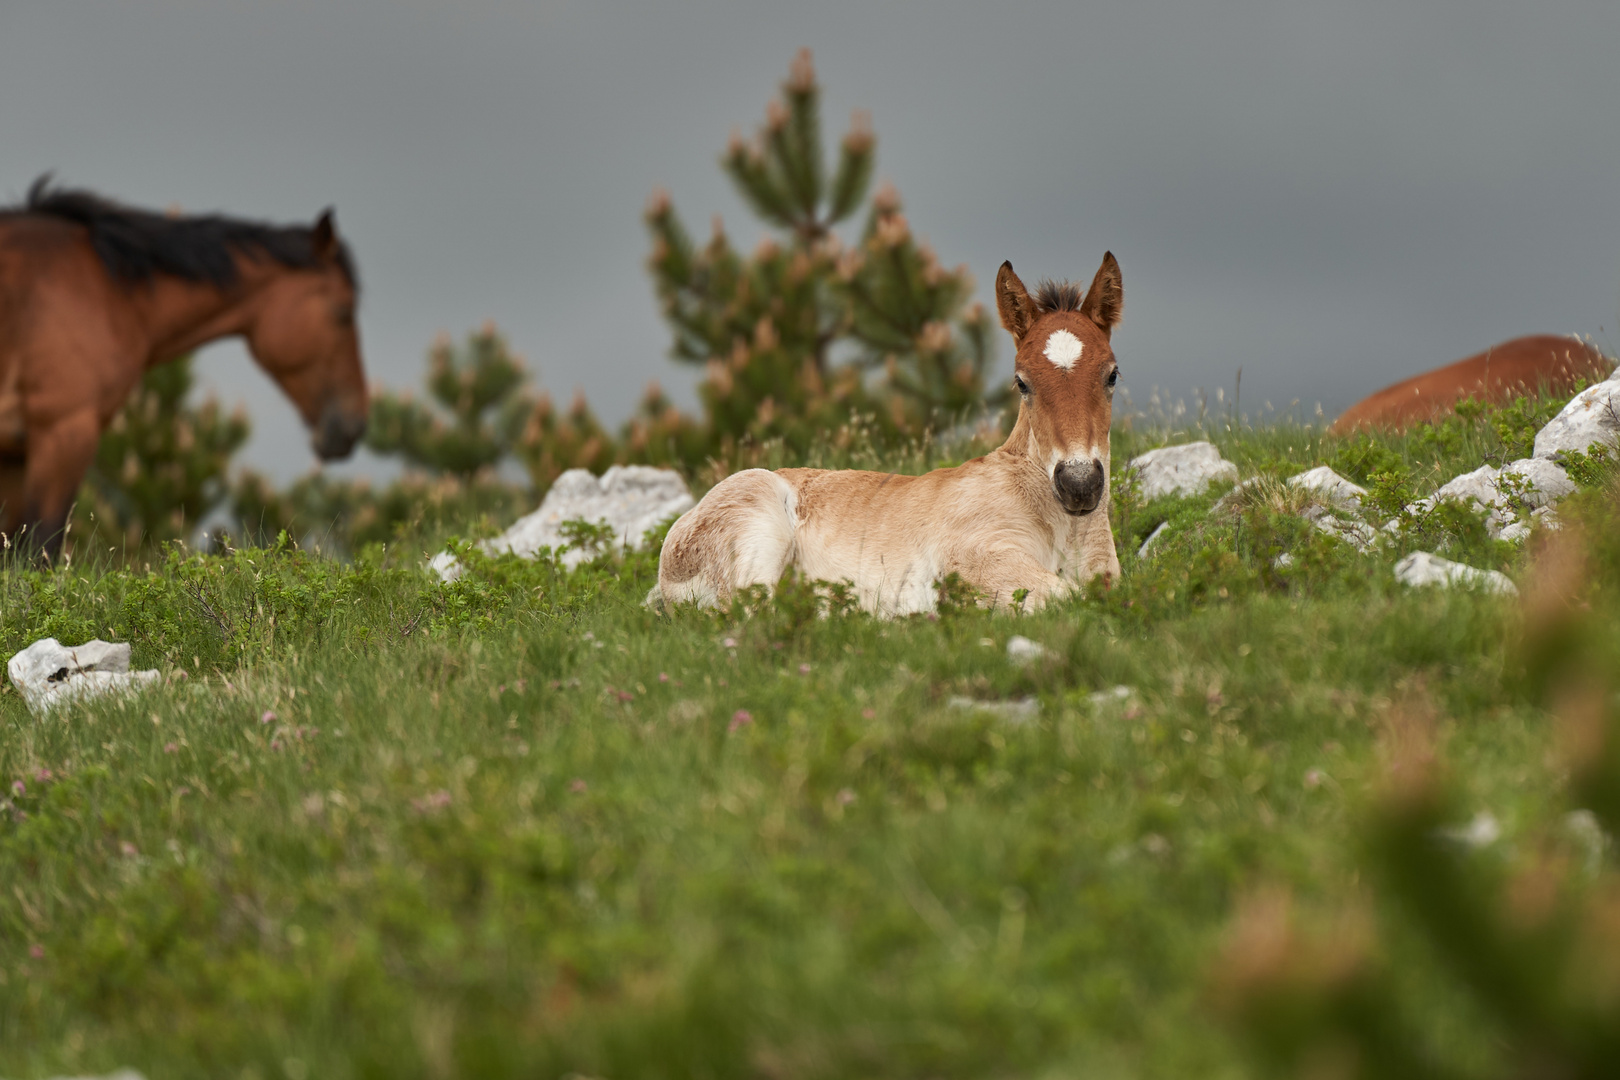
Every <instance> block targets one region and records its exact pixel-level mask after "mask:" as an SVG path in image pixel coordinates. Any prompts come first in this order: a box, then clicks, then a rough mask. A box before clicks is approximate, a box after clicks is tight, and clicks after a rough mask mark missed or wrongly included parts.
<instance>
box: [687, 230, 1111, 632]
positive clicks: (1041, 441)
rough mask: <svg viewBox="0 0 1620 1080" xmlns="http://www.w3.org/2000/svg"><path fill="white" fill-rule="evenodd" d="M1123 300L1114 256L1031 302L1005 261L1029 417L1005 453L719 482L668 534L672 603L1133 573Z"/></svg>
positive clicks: (916, 607) (874, 604)
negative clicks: (1113, 337) (792, 588)
mask: <svg viewBox="0 0 1620 1080" xmlns="http://www.w3.org/2000/svg"><path fill="white" fill-rule="evenodd" d="M1123 305H1124V291H1123V289H1122V288H1121V285H1120V276H1119V264H1118V263H1117V262H1116V261H1115V260H1114V256H1113V254H1112V253H1109V254H1107V255H1104V256H1103V262H1102V267H1101V268H1100V269H1098V271H1097V276H1096V278H1095V279H1094V280H1093V281H1092V283H1091V289H1090V290H1089V291H1088V292H1087V293H1086V294H1085V296H1084V297H1083V298H1082V296H1081V294H1080V290H1079V288H1078V287H1077V286H1075V285H1072V284H1068V283H1064V284H1052V283H1046V284H1043V285H1042V286H1041V288H1040V289H1039V290H1038V292H1037V294H1036V295H1035V296H1034V297H1031V296H1030V294H1029V292H1028V291H1027V290H1026V289H1025V288H1024V283H1023V282H1021V281H1019V280H1018V275H1017V274H1014V273H1013V268H1012V264H1011V263H1003V264H1002V266H1001V271H1000V272H999V273H998V274H997V275H996V307H997V309H998V310H999V312H1000V314H1001V325H1002V326H1004V327H1006V328H1007V330H1008V332H1009V333H1011V334H1012V336H1013V342H1014V344H1015V346H1016V348H1017V355H1016V357H1015V359H1014V372H1013V379H1014V381H1015V382H1016V384H1017V386H1018V393H1019V396H1020V399H1021V400H1020V403H1019V406H1018V422H1017V423H1016V424H1015V425H1014V426H1013V430H1012V434H1011V435H1009V436H1007V441H1006V442H1005V443H1004V444H1002V446H1001V448H1000V449H998V450H995V451H993V452H991V453H989V454H986V455H984V456H983V457H979V458H974V459H973V460H972V461H968V462H965V463H963V464H961V465H958V466H956V467H955V468H953V469H936V470H934V471H933V472H931V473H927V474H925V475H923V476H898V475H895V474H892V473H875V472H860V471H855V470H837V471H834V470H829V469H778V470H776V471H775V472H770V471H767V470H765V469H748V470H745V471H743V472H739V473H736V474H735V475H733V476H729V477H727V478H726V479H725V480H723V481H721V482H720V483H719V484H716V485H715V486H714V488H713V489H711V490H710V491H709V493H708V494H707V495H705V496H704V497H703V501H702V502H700V503H698V504H697V505H696V506H694V507H693V508H692V509H691V510H689V511H687V512H686V514H685V515H683V516H682V517H681V519H680V520H679V521H677V522H676V523H675V524H674V526H672V527H671V528H670V530H669V536H668V537H667V538H666V539H665V541H664V548H663V551H662V552H661V553H660V555H659V560H658V591H659V593H661V594H662V596H663V599H664V600H665V601H666V602H671V603H681V602H694V601H695V602H697V603H700V604H711V605H725V604H728V603H730V601H731V597H732V595H733V594H734V593H735V592H736V591H737V590H739V589H744V588H747V587H749V586H752V585H767V586H768V585H774V584H775V583H776V582H777V581H778V580H779V579H780V578H781V576H782V574H783V573H784V572H785V571H786V570H787V569H788V567H790V566H791V567H793V568H795V569H796V570H798V571H799V572H800V573H801V574H803V575H804V576H806V577H809V578H813V579H817V580H823V581H847V582H850V583H851V584H852V585H853V586H854V590H855V594H856V596H857V597H859V599H860V602H861V606H862V607H864V608H866V609H867V610H868V611H873V612H876V613H878V614H882V615H907V614H912V613H914V612H921V611H930V610H932V609H933V608H934V606H935V596H936V590H935V587H934V586H935V583H936V582H938V581H940V580H942V579H944V578H946V577H948V576H949V575H950V574H952V573H955V574H957V575H959V576H960V578H961V579H962V580H963V581H965V582H967V583H968V584H969V585H972V586H973V587H974V588H976V589H978V590H979V591H980V592H981V593H982V594H983V595H984V596H985V597H986V598H987V599H988V600H989V602H991V603H993V604H997V605H1004V606H1005V605H1011V604H1012V603H1013V602H1014V600H1015V596H1016V595H1017V594H1019V593H1021V592H1022V591H1024V590H1027V593H1028V595H1027V598H1025V601H1024V602H1025V604H1026V605H1027V606H1029V607H1031V608H1036V607H1040V606H1041V605H1043V604H1044V603H1045V602H1046V600H1047V599H1048V598H1049V597H1053V596H1060V595H1062V594H1063V593H1065V592H1067V591H1068V590H1069V589H1072V588H1074V587H1076V586H1078V585H1082V584H1084V583H1086V582H1089V581H1091V580H1092V579H1093V578H1096V577H1102V578H1103V579H1104V580H1112V579H1113V577H1114V576H1115V575H1117V574H1118V573H1119V558H1118V556H1117V555H1116V554H1115V553H1114V537H1113V533H1112V532H1111V531H1110V530H1109V525H1108V428H1109V424H1110V423H1111V421H1112V419H1113V398H1114V383H1115V382H1116V381H1117V380H1118V378H1119V368H1118V366H1117V365H1116V364H1115V363H1114V353H1113V350H1112V349H1111V348H1110V347H1109V341H1108V339H1109V334H1110V333H1111V331H1112V330H1113V328H1114V327H1115V326H1117V325H1118V324H1119V320H1120V314H1121V311H1122V308H1123Z"/></svg>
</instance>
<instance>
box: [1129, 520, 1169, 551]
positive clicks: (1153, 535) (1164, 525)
mask: <svg viewBox="0 0 1620 1080" xmlns="http://www.w3.org/2000/svg"><path fill="white" fill-rule="evenodd" d="M1169 527H1170V523H1169V522H1168V521H1161V522H1159V527H1158V528H1157V529H1154V530H1153V531H1152V532H1150V533H1148V534H1147V539H1146V540H1143V541H1142V546H1141V547H1139V548H1137V549H1136V557H1137V558H1138V559H1145V558H1147V557H1148V552H1150V551H1152V550H1153V545H1154V544H1156V543H1158V542H1159V537H1161V536H1163V535H1164V531H1165V530H1166V529H1168V528H1169Z"/></svg>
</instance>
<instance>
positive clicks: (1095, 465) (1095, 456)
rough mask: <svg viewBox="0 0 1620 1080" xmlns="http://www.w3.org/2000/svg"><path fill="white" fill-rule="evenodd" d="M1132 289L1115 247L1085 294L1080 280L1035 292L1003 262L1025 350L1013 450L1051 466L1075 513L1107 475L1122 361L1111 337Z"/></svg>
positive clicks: (1006, 294) (1002, 307)
mask: <svg viewBox="0 0 1620 1080" xmlns="http://www.w3.org/2000/svg"><path fill="white" fill-rule="evenodd" d="M1124 305H1125V292H1124V289H1123V288H1122V286H1121V285H1120V280H1119V263H1117V262H1115V261H1114V255H1113V253H1112V252H1109V253H1108V254H1106V255H1104V256H1103V261H1102V267H1101V268H1100V269H1098V271H1097V276H1096V277H1095V278H1094V279H1093V280H1092V282H1091V288H1090V290H1089V291H1087V292H1086V294H1085V296H1084V297H1083V298H1082V297H1081V295H1080V289H1079V287H1078V286H1075V285H1071V284H1068V283H1067V282H1065V283H1063V284H1056V283H1053V282H1043V283H1042V285H1041V287H1040V288H1039V289H1037V290H1036V293H1035V296H1033V297H1031V296H1030V294H1029V292H1028V291H1027V290H1026V289H1025V288H1024V283H1023V282H1022V281H1019V280H1018V275H1017V274H1015V273H1013V268H1012V263H1010V262H1007V263H1002V264H1001V270H1000V272H999V273H997V274H996V308H997V310H998V311H999V312H1000V314H1001V325H1002V326H1004V327H1006V328H1007V330H1008V332H1009V333H1011V334H1012V336H1013V342H1014V345H1015V346H1016V348H1017V350H1018V353H1017V356H1015V357H1014V359H1013V381H1014V383H1015V384H1016V385H1017V387H1018V394H1019V397H1020V399H1021V400H1020V402H1019V405H1018V423H1017V424H1016V425H1015V426H1014V427H1013V432H1012V435H1011V436H1010V437H1009V438H1008V439H1007V446H1008V448H1009V449H1012V450H1016V451H1019V452H1022V453H1027V454H1028V455H1029V457H1030V458H1031V459H1032V460H1033V461H1035V462H1036V463H1037V464H1039V465H1040V466H1041V467H1042V468H1044V469H1045V470H1046V475H1047V476H1048V477H1049V478H1050V479H1051V481H1052V493H1053V494H1054V495H1055V496H1056V497H1057V500H1058V503H1059V504H1060V505H1061V506H1062V507H1063V509H1064V510H1066V511H1068V512H1069V513H1071V514H1089V513H1091V512H1092V511H1093V510H1095V509H1097V506H1098V504H1099V503H1100V502H1101V501H1102V497H1103V492H1104V491H1105V490H1106V485H1107V482H1108V429H1109V426H1110V425H1111V424H1112V423H1113V418H1114V383H1115V382H1116V381H1118V379H1119V367H1118V365H1117V364H1115V363H1114V350H1113V349H1112V348H1110V347H1109V344H1108V337H1109V334H1110V333H1111V332H1112V331H1113V329H1114V327H1115V326H1118V325H1119V320H1120V315H1121V313H1122V312H1123V310H1124Z"/></svg>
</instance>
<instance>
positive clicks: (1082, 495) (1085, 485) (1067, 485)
mask: <svg viewBox="0 0 1620 1080" xmlns="http://www.w3.org/2000/svg"><path fill="white" fill-rule="evenodd" d="M1107 479H1108V473H1107V471H1106V470H1104V469H1103V463H1102V462H1100V461H1098V460H1097V459H1096V458H1092V459H1091V460H1090V461H1064V462H1060V463H1059V464H1058V467H1057V469H1056V470H1054V471H1053V473H1052V492H1053V494H1055V495H1056V496H1057V499H1058V502H1059V503H1060V504H1061V505H1062V506H1063V509H1065V510H1067V511H1068V512H1069V513H1071V514H1089V513H1091V512H1092V511H1093V510H1095V509H1097V504H1098V503H1100V502H1102V495H1103V486H1104V483H1103V482H1104V481H1105V480H1107Z"/></svg>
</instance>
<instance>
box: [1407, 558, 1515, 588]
mask: <svg viewBox="0 0 1620 1080" xmlns="http://www.w3.org/2000/svg"><path fill="white" fill-rule="evenodd" d="M1395 580H1396V581H1399V582H1400V583H1401V584H1402V585H1410V586H1412V587H1414V588H1416V587H1418V586H1423V585H1438V586H1440V587H1441V588H1450V587H1451V586H1453V585H1462V586H1473V587H1476V588H1479V589H1483V590H1484V591H1485V592H1492V593H1499V594H1501V595H1504V596H1517V595H1518V594H1519V590H1518V587H1517V586H1516V585H1514V584H1513V581H1512V579H1510V578H1509V577H1508V576H1507V575H1506V574H1504V573H1502V572H1500V571H1498V570H1480V569H1478V568H1477V567H1473V566H1465V565H1463V564H1462V563H1457V562H1452V561H1451V560H1450V559H1442V558H1441V557H1440V556H1438V555H1435V554H1432V553H1431V552H1427V551H1414V552H1412V553H1411V554H1410V555H1408V556H1406V558H1404V559H1402V560H1401V561H1400V562H1398V563H1396V564H1395Z"/></svg>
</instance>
